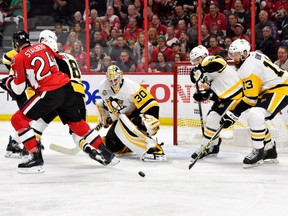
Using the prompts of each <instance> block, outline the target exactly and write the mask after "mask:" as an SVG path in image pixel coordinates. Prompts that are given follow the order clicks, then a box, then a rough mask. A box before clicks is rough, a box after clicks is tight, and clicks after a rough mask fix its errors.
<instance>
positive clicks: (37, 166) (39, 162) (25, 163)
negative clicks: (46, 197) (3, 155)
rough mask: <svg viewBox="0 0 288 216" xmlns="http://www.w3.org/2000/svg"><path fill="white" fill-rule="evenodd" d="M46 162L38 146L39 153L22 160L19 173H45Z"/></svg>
mask: <svg viewBox="0 0 288 216" xmlns="http://www.w3.org/2000/svg"><path fill="white" fill-rule="evenodd" d="M43 165H44V160H43V157H42V152H41V146H39V145H37V151H36V152H33V153H31V154H28V155H26V156H24V157H23V158H22V163H20V164H18V172H19V173H23V174H33V173H43V172H45V171H44V169H43V167H42V166H43Z"/></svg>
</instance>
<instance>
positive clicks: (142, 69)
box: [136, 57, 147, 72]
mask: <svg viewBox="0 0 288 216" xmlns="http://www.w3.org/2000/svg"><path fill="white" fill-rule="evenodd" d="M136 72H147V71H146V70H145V58H144V57H142V58H141V60H140V61H139V63H138V64H137V66H136Z"/></svg>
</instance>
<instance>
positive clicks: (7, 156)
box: [5, 152, 22, 159]
mask: <svg viewBox="0 0 288 216" xmlns="http://www.w3.org/2000/svg"><path fill="white" fill-rule="evenodd" d="M5 157H6V158H15V159H20V158H22V155H21V154H18V153H13V152H6V154H5Z"/></svg>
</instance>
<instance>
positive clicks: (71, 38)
mask: <svg viewBox="0 0 288 216" xmlns="http://www.w3.org/2000/svg"><path fill="white" fill-rule="evenodd" d="M77 39H78V38H77V34H76V32H70V34H69V35H68V37H67V40H66V43H65V44H64V46H63V50H64V52H67V53H70V50H71V48H72V46H73V44H74V42H75V41H76V40H77Z"/></svg>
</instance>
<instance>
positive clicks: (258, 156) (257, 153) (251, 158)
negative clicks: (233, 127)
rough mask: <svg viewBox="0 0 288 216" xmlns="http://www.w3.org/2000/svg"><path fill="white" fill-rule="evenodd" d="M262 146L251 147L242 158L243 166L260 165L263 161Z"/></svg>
mask: <svg viewBox="0 0 288 216" xmlns="http://www.w3.org/2000/svg"><path fill="white" fill-rule="evenodd" d="M263 159H264V147H263V148H261V149H253V150H252V152H251V153H250V154H249V155H247V156H246V157H245V158H244V160H243V168H251V167H255V166H260V165H261V164H263V163H264V161H263Z"/></svg>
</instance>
